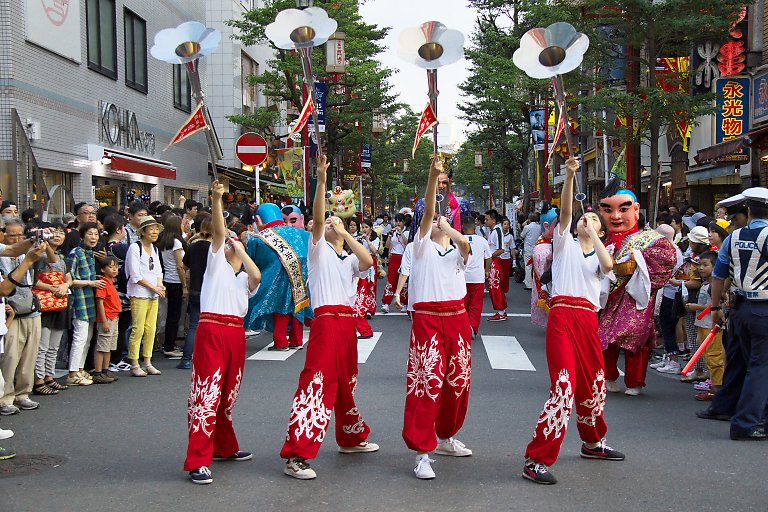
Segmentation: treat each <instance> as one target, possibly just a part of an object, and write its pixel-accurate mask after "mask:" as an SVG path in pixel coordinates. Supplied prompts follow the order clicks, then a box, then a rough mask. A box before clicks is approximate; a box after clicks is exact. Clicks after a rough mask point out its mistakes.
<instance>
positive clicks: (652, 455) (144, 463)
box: [0, 283, 768, 512]
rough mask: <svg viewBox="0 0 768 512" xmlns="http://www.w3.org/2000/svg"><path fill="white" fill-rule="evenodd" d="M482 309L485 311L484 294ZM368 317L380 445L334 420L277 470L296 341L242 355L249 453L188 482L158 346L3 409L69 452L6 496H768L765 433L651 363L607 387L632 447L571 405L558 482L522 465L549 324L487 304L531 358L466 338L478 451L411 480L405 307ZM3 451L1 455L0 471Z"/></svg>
mask: <svg viewBox="0 0 768 512" xmlns="http://www.w3.org/2000/svg"><path fill="white" fill-rule="evenodd" d="M379 288H382V286H379ZM527 293H528V292H523V290H522V287H521V285H518V284H515V283H513V284H512V290H511V291H510V294H509V299H510V303H511V305H510V309H509V311H510V312H513V313H521V314H525V313H528V312H529V311H528V308H527V305H528V300H529V295H527ZM485 311H491V307H490V304H489V303H488V299H487V298H486V309H485ZM372 326H373V328H374V330H375V331H378V332H382V333H383V334H382V336H381V338H380V340H379V342H378V344H377V345H376V347H375V349H374V350H373V352H372V353H371V355H370V357H369V359H368V360H367V362H366V363H365V364H362V365H360V370H359V381H358V387H357V395H356V396H357V403H358V406H359V408H360V410H361V413H362V414H363V417H364V418H365V420H366V421H367V422H368V423H369V425H371V428H372V430H373V432H372V434H371V437H370V440H371V441H375V442H377V443H379V444H380V445H381V450H380V451H379V452H377V453H373V454H361V455H341V454H339V453H338V452H337V451H336V445H335V442H334V440H333V435H332V432H331V435H329V436H328V437H327V438H326V442H325V443H324V445H323V447H322V449H321V450H320V454H319V456H318V458H317V459H316V460H315V461H313V463H312V466H313V468H314V469H315V470H316V471H317V472H318V478H317V479H316V480H314V481H297V480H294V479H292V478H289V477H287V476H284V475H283V473H282V469H283V461H282V460H281V459H280V458H279V450H280V447H281V445H282V440H283V438H284V433H285V428H286V422H287V419H288V412H289V410H290V404H291V399H292V396H293V393H294V391H295V388H296V383H297V378H298V374H299V372H300V370H301V368H302V364H303V360H304V352H303V351H301V352H297V353H295V354H294V355H292V356H291V357H290V358H289V359H287V360H286V361H246V367H245V375H244V380H243V384H242V388H241V393H240V398H239V401H238V403H237V406H236V407H235V411H234V421H235V429H236V431H237V433H238V437H239V440H240V444H241V448H242V449H244V450H250V451H253V453H254V459H253V460H252V461H248V462H237V463H234V462H229V463H213V466H212V471H213V476H214V483H213V484H212V485H208V486H196V485H193V484H191V483H190V482H189V481H188V480H187V475H186V473H185V472H183V471H182V463H183V459H184V454H185V449H186V442H187V428H186V400H187V395H188V389H189V388H188V386H189V381H188V379H189V372H188V371H182V370H177V369H175V368H174V366H175V361H165V360H163V358H162V356H160V357H159V358H158V359H157V362H156V366H157V367H158V368H159V369H161V370H162V371H163V375H162V376H159V377H147V378H144V379H136V378H131V377H130V376H128V375H127V374H125V373H124V374H122V375H123V377H122V378H121V379H120V381H119V382H116V383H114V384H110V385H101V386H97V385H94V386H90V387H87V388H71V389H70V390H67V391H64V392H62V393H61V394H60V395H59V396H56V397H39V400H40V401H41V403H42V405H41V407H40V409H38V410H36V411H29V412H25V411H22V412H21V414H19V415H16V416H12V417H3V418H2V419H0V425H2V426H3V427H4V428H11V429H13V430H14V431H15V432H16V436H15V437H14V438H13V439H10V440H8V441H3V442H2V443H3V445H4V446H7V447H12V448H14V449H15V450H17V451H18V452H19V454H20V455H19V460H22V461H23V459H22V457H31V456H33V455H48V456H58V457H61V458H63V462H62V463H61V464H60V465H58V466H57V467H51V468H49V469H47V470H45V471H40V472H38V473H35V474H27V475H20V476H0V512H11V511H13V512H22V511H40V510H58V511H65V512H90V511H105V510H106V511H123V510H125V511H135V510H147V511H160V510H174V511H175V510H213V511H241V510H242V511H246V510H248V511H273V510H274V511H277V510H281V511H291V510H312V511H324V510H334V511H336V510H339V511H346V510H349V511H361V510H386V511H399V510H408V511H421V510H424V511H440V512H448V511H454V510H456V511H485V510H540V511H554V510H558V511H582V510H583V511H592V510H610V511H614V510H615V511H638V512H639V511H644V512H645V511H672V510H674V511H676V512H685V511H692V512H694V511H695V512H699V511H709V510H712V511H718V512H724V511H729V510H736V511H744V512H746V511H759V512H766V511H767V510H768V483H766V468H768V443H751V442H735V441H730V440H729V439H728V425H727V423H722V422H716V421H704V420H699V419H696V418H695V416H694V413H695V411H696V410H697V409H699V408H701V404H699V403H698V402H695V401H694V400H693V394H694V392H693V390H692V389H691V388H690V386H689V385H684V384H680V383H678V382H676V380H674V379H671V378H668V377H663V376H660V375H658V374H656V373H655V372H653V371H651V373H652V374H653V375H650V376H649V380H648V387H647V388H646V390H645V392H644V393H643V395H641V396H639V397H627V396H625V395H624V394H619V395H612V394H609V396H608V404H607V408H606V420H607V422H608V426H609V433H608V441H609V444H610V445H611V446H613V447H614V448H616V449H619V450H622V451H624V452H625V453H626V454H627V460H626V461H624V462H604V461H588V460H583V459H581V458H579V456H578V454H579V447H580V441H579V439H578V434H577V431H576V428H575V425H574V421H575V420H574V419H572V421H571V425H570V426H571V429H570V430H569V432H568V435H567V436H566V440H565V443H564V445H563V450H562V452H561V455H560V459H559V460H558V462H557V464H555V465H554V466H553V468H552V471H553V473H554V474H555V475H556V476H557V477H558V479H559V483H558V484H557V485H555V486H540V485H536V484H533V483H531V482H528V481H526V480H523V479H522V478H521V477H520V473H521V468H522V454H523V451H524V449H525V446H526V444H527V443H528V442H529V441H530V439H531V435H532V433H533V428H534V425H535V422H536V419H537V417H538V414H539V412H540V410H541V407H542V406H543V404H544V402H545V400H546V398H547V396H548V377H547V372H546V364H545V356H544V332H543V330H542V329H539V328H536V327H533V326H532V325H531V324H530V319H529V318H527V317H515V318H510V320H508V321H506V322H500V323H490V322H486V321H485V320H484V321H483V326H482V327H481V335H489V334H490V335H504V336H515V337H516V338H517V340H518V341H519V342H520V344H521V345H522V347H523V348H524V350H525V352H526V354H527V356H528V358H529V359H530V361H531V362H532V363H533V366H534V367H535V368H536V371H517V370H493V369H492V368H491V365H490V362H489V358H488V356H487V354H486V351H485V348H484V345H483V344H482V343H477V342H475V344H474V347H473V349H474V350H473V368H472V387H471V397H470V402H469V411H468V415H467V420H466V422H465V426H464V428H463V429H462V430H461V432H459V434H458V435H457V438H459V439H460V440H462V441H463V442H464V443H465V444H466V445H467V446H468V447H470V448H472V449H473V450H474V455H473V456H472V457H468V458H464V459H451V458H445V457H435V458H436V459H437V462H436V463H435V464H433V467H434V469H435V472H436V473H437V478H436V479H435V480H432V481H420V480H417V479H416V478H414V476H413V473H412V462H413V454H412V453H411V452H410V451H409V450H408V449H407V448H406V447H405V444H404V443H403V440H402V438H401V435H400V432H401V428H402V414H403V403H404V389H405V363H406V355H407V347H408V333H409V321H408V319H407V318H406V317H404V316H391V315H390V316H386V315H381V314H377V315H376V316H375V317H374V319H373V320H372ZM270 341H271V340H270V336H269V335H268V334H261V335H260V336H255V337H252V338H249V339H248V350H247V355H249V356H250V355H252V354H254V353H256V352H257V351H259V350H261V349H262V348H264V347H265V346H266V345H267V344H268V343H269V342H270ZM36 399H37V398H36ZM9 463H11V461H6V462H0V475H2V474H3V467H4V466H2V465H3V464H9ZM7 467H8V466H5V468H7Z"/></svg>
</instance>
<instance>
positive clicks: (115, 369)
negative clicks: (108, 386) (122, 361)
mask: <svg viewBox="0 0 768 512" xmlns="http://www.w3.org/2000/svg"><path fill="white" fill-rule="evenodd" d="M107 371H108V372H110V373H117V372H119V371H121V370H120V368H119V367H118V365H116V364H114V363H110V364H109V368H107Z"/></svg>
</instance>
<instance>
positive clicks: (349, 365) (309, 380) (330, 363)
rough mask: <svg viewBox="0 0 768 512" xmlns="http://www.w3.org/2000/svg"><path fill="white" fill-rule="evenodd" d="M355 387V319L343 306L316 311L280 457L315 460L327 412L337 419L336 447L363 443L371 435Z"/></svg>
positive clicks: (326, 422)
mask: <svg viewBox="0 0 768 512" xmlns="http://www.w3.org/2000/svg"><path fill="white" fill-rule="evenodd" d="M356 386H357V336H355V321H354V313H353V311H352V309H351V308H349V307H345V306H323V307H320V308H317V309H316V310H315V319H314V321H313V322H312V327H311V328H310V330H309V343H307V358H306V361H305V362H304V369H303V370H302V371H301V375H300V376H299V387H298V388H297V389H296V394H295V395H294V397H293V407H292V408H291V415H290V418H289V420H288V432H287V433H286V436H285V444H283V449H282V450H280V457H282V458H283V459H289V458H291V457H301V458H303V459H314V458H315V457H316V456H317V452H318V450H319V449H320V444H321V443H322V442H323V439H325V432H326V431H327V430H328V424H329V423H330V420H331V411H332V410H333V411H335V414H336V442H337V443H338V445H339V446H355V445H358V444H360V443H362V442H363V441H365V440H366V439H367V438H368V434H369V433H370V432H371V429H370V428H369V427H368V425H366V424H365V422H364V421H363V418H362V417H361V416H360V413H359V412H358V411H357V406H356V405H355V396H354V395H355V387H356Z"/></svg>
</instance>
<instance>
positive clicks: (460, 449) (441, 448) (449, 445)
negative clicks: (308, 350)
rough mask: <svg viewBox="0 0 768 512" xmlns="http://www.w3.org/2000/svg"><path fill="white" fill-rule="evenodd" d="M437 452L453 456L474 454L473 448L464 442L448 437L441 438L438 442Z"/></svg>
mask: <svg viewBox="0 0 768 512" xmlns="http://www.w3.org/2000/svg"><path fill="white" fill-rule="evenodd" d="M435 453H436V454H438V455H449V456H451V457H469V456H470V455H472V450H470V449H469V448H467V447H466V446H465V445H464V443H462V442H461V441H459V440H458V439H454V438H452V437H451V438H448V439H440V441H438V443H437V448H436V449H435Z"/></svg>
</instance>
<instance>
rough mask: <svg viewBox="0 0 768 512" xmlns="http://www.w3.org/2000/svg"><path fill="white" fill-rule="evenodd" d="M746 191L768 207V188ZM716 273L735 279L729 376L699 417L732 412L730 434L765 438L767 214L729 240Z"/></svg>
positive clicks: (754, 202) (767, 384) (767, 390)
mask: <svg viewBox="0 0 768 512" xmlns="http://www.w3.org/2000/svg"><path fill="white" fill-rule="evenodd" d="M742 195H743V196H744V198H745V199H746V200H747V206H748V207H750V206H768V189H765V188H762V187H757V188H751V189H748V190H745V191H744V192H743V193H742ZM713 277H714V278H715V279H720V280H724V279H726V278H728V277H730V278H731V279H732V285H731V291H732V292H733V300H732V303H731V311H730V316H729V325H728V331H729V338H730V339H729V343H728V350H727V362H726V373H727V376H726V378H725V379H724V382H723V388H722V389H721V390H720V391H719V392H718V393H717V395H716V397H715V399H714V400H713V402H712V405H711V406H710V408H709V409H708V410H707V411H704V413H705V414H704V415H701V414H700V416H701V417H712V418H715V417H717V416H720V417H719V418H717V419H724V417H725V416H731V439H755V440H758V439H766V434H765V420H766V416H768V219H751V220H750V221H749V223H748V224H747V225H746V226H745V227H743V228H740V229H737V230H735V231H734V232H733V233H732V234H731V235H729V236H728V237H727V238H726V239H725V241H724V242H723V247H722V249H721V250H720V253H719V255H718V260H717V263H716V265H715V269H714V272H713ZM714 299H716V298H715V297H713V300H714ZM707 413H708V414H707Z"/></svg>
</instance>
